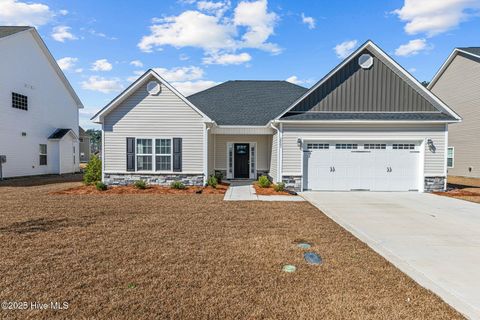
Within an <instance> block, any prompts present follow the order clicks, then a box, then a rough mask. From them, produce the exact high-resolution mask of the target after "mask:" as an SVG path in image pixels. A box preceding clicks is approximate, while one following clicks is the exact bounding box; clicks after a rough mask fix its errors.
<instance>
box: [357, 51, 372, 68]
mask: <svg viewBox="0 0 480 320" xmlns="http://www.w3.org/2000/svg"><path fill="white" fill-rule="evenodd" d="M358 65H359V66H360V67H361V68H362V69H369V68H370V67H371V66H373V57H372V56H371V55H369V54H368V53H364V54H362V55H361V56H360V57H359V58H358Z"/></svg>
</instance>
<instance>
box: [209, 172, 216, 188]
mask: <svg viewBox="0 0 480 320" xmlns="http://www.w3.org/2000/svg"><path fill="white" fill-rule="evenodd" d="M217 184H218V180H217V178H216V177H215V176H213V175H212V176H210V177H208V180H207V186H210V187H212V188H216V187H217Z"/></svg>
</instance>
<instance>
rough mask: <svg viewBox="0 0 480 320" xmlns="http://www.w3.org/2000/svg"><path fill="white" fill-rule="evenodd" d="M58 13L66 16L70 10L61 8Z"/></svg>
mask: <svg viewBox="0 0 480 320" xmlns="http://www.w3.org/2000/svg"><path fill="white" fill-rule="evenodd" d="M58 13H60V15H62V16H66V15H67V14H68V10H60V11H58Z"/></svg>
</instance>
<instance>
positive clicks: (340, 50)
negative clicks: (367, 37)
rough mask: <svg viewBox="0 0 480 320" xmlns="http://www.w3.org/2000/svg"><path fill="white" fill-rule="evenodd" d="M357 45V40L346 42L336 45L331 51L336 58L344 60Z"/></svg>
mask: <svg viewBox="0 0 480 320" xmlns="http://www.w3.org/2000/svg"><path fill="white" fill-rule="evenodd" d="M357 43H358V41H357V40H348V41H344V42H342V43H339V44H337V45H336V46H335V48H333V49H334V50H335V54H336V55H337V57H338V58H340V59H345V58H346V57H348V56H349V55H350V54H351V53H352V52H353V50H354V49H355V47H356V46H357Z"/></svg>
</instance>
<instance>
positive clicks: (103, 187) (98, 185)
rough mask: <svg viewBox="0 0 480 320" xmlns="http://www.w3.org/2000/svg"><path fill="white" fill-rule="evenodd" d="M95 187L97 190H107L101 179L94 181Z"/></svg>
mask: <svg viewBox="0 0 480 320" xmlns="http://www.w3.org/2000/svg"><path fill="white" fill-rule="evenodd" d="M95 188H97V190H98V191H105V190H107V185H106V184H105V183H103V182H101V181H98V182H97V183H95Z"/></svg>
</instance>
